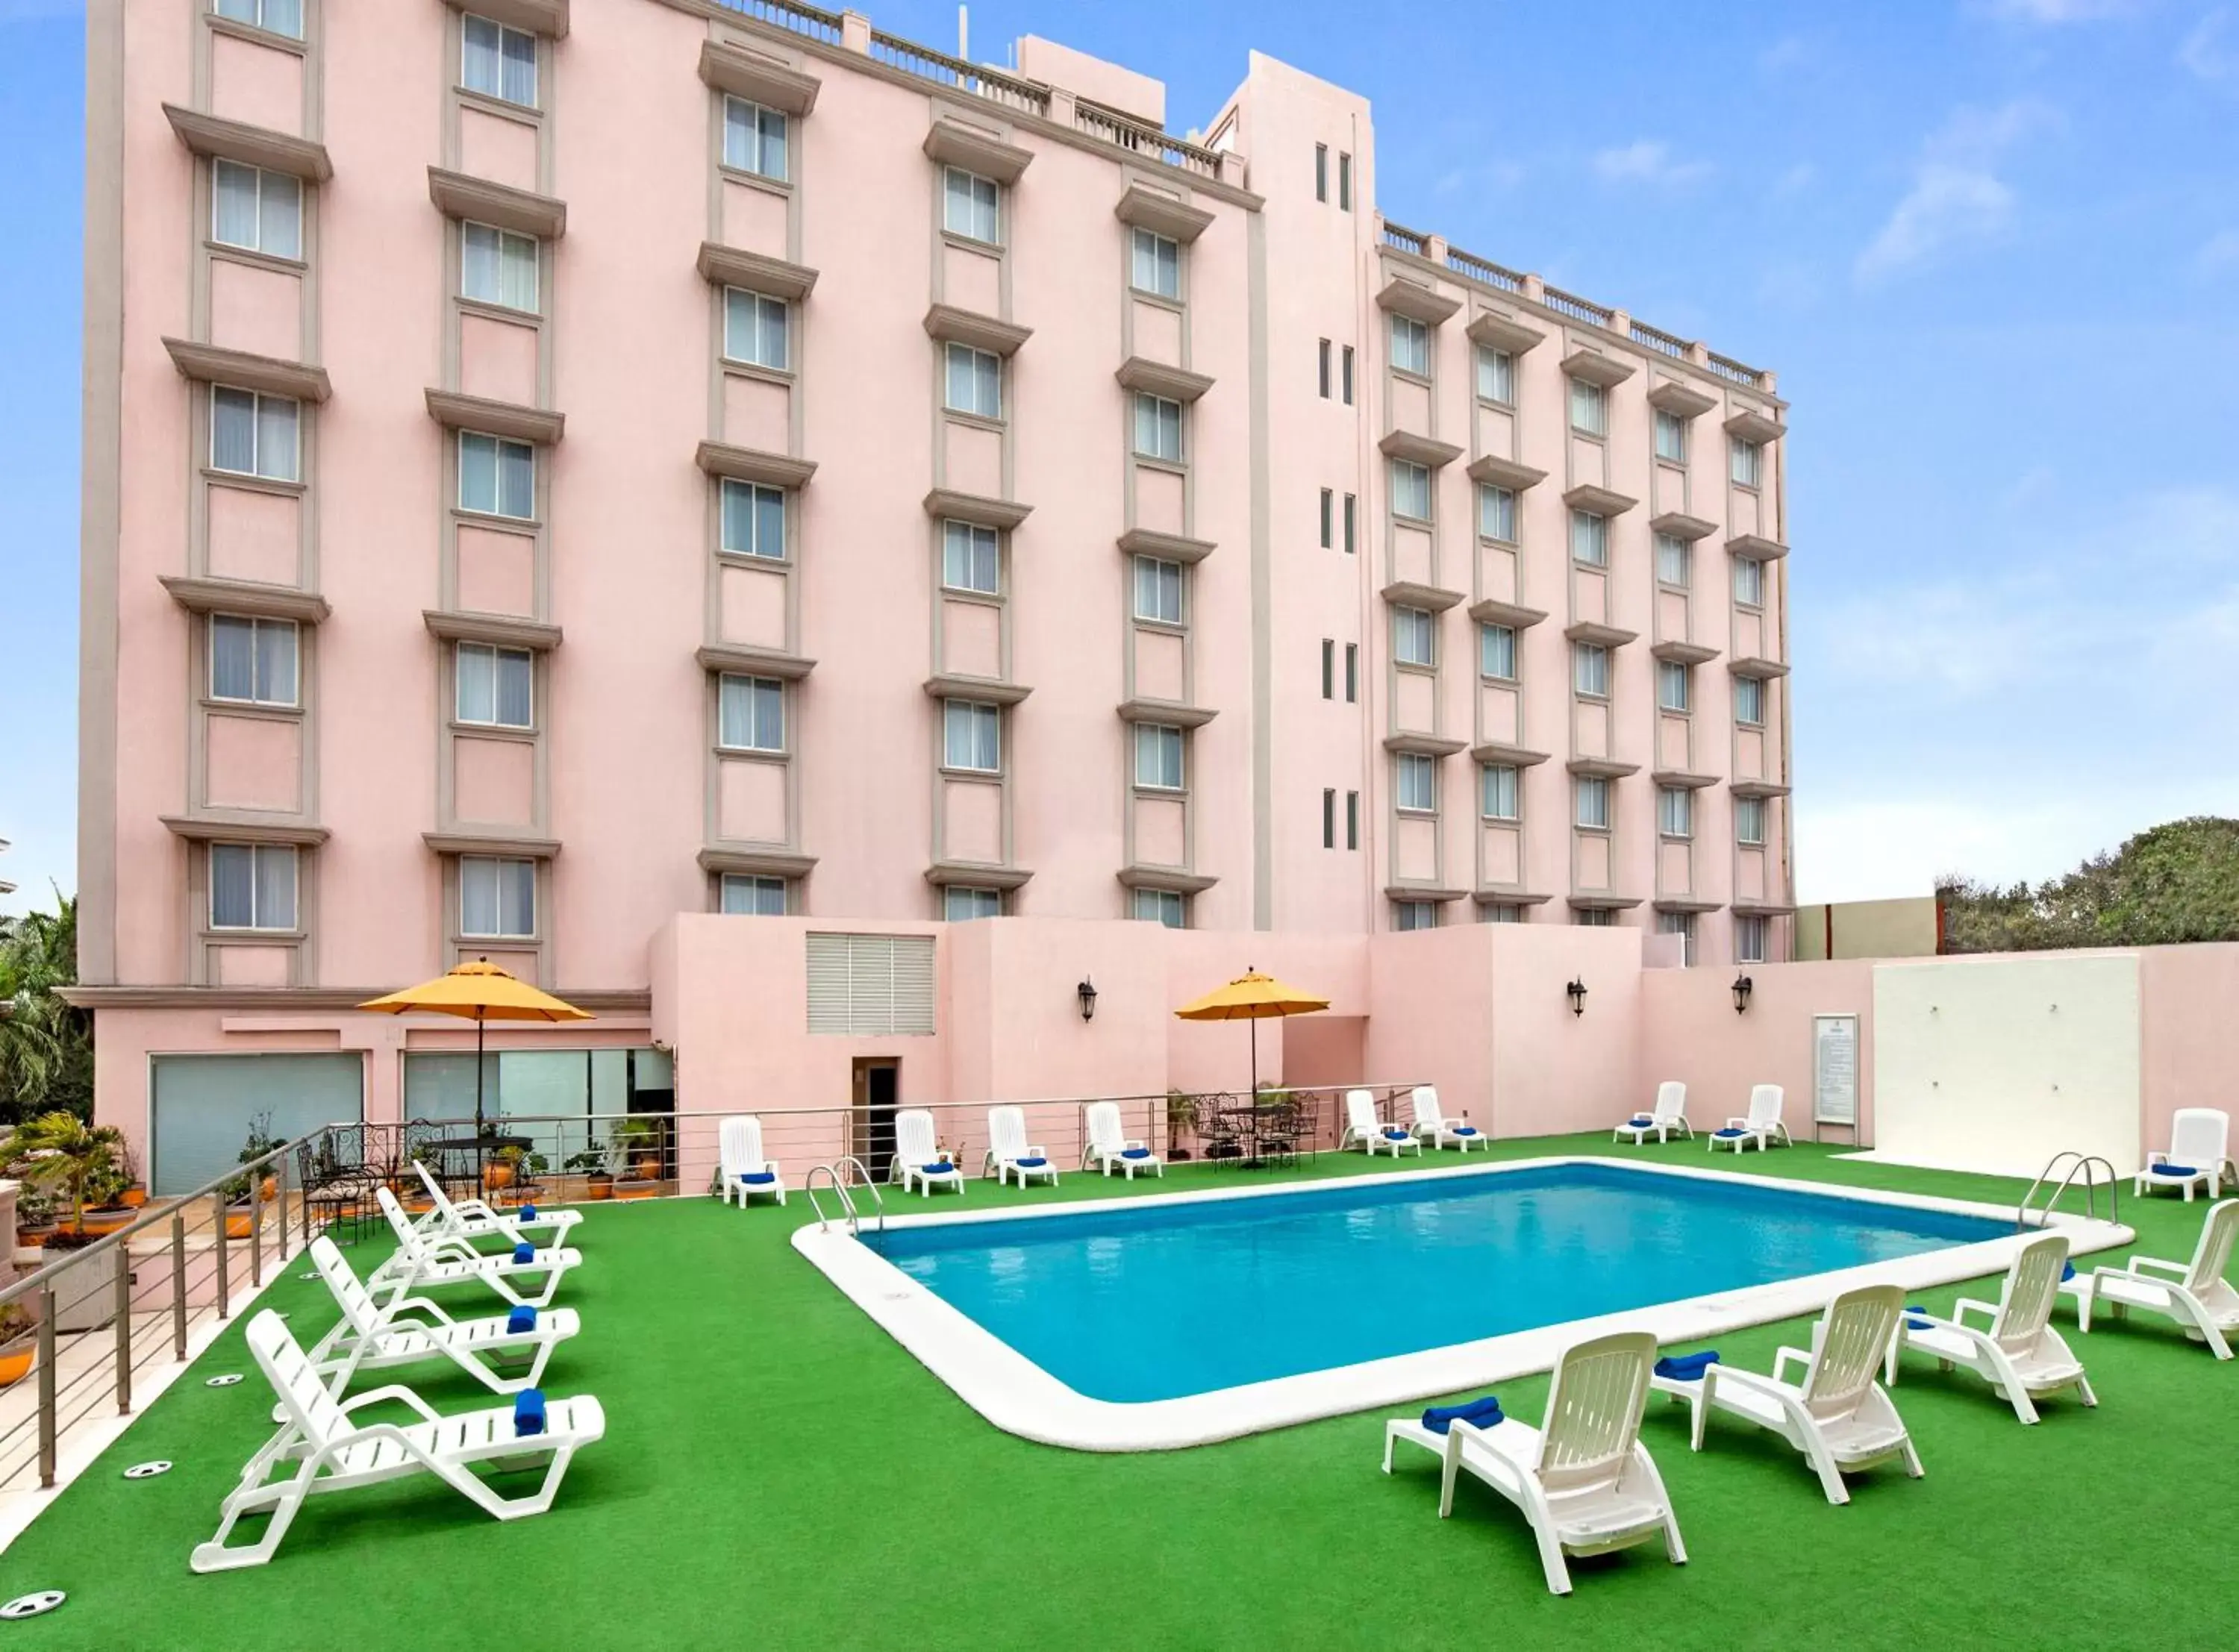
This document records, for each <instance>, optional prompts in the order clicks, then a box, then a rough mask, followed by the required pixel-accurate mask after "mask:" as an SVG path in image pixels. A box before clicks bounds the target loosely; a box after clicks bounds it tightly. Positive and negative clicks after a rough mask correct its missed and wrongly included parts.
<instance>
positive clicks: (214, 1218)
mask: <svg viewBox="0 0 2239 1652" xmlns="http://www.w3.org/2000/svg"><path fill="white" fill-rule="evenodd" d="M210 1218H211V1226H210V1232H211V1234H212V1235H213V1237H214V1240H215V1243H216V1256H217V1317H219V1318H220V1319H223V1318H224V1317H226V1314H227V1312H228V1311H229V1309H230V1307H231V1304H229V1302H228V1301H227V1300H226V1289H225V1284H226V1281H225V1195H224V1194H223V1193H213V1194H211V1195H210Z"/></svg>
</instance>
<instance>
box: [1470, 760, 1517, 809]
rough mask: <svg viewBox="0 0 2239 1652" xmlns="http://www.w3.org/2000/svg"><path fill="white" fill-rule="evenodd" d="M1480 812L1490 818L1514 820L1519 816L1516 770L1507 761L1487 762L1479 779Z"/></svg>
mask: <svg viewBox="0 0 2239 1652" xmlns="http://www.w3.org/2000/svg"><path fill="white" fill-rule="evenodd" d="M1478 790H1479V794H1480V795H1479V801H1478V813H1480V814H1482V815H1483V816H1484V817H1485V819H1488V820H1513V819H1517V818H1518V816H1517V806H1516V770H1515V769H1514V768H1513V767H1512V766H1510V765H1508V764H1506V763H1487V764H1486V765H1485V767H1484V769H1483V771H1482V778H1481V779H1480V780H1479V781H1478Z"/></svg>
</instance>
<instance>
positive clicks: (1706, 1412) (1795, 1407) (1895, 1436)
mask: <svg viewBox="0 0 2239 1652" xmlns="http://www.w3.org/2000/svg"><path fill="white" fill-rule="evenodd" d="M1903 1307H1904V1293H1903V1291H1901V1290H1898V1289H1897V1287H1896V1286H1895V1285H1860V1286H1858V1287H1857V1289H1855V1290H1845V1291H1844V1292H1843V1293H1842V1294H1841V1295H1840V1296H1838V1297H1836V1298H1835V1299H1834V1301H1832V1302H1830V1303H1829V1304H1827V1311H1826V1312H1825V1313H1824V1314H1823V1315H1821V1316H1820V1318H1819V1323H1818V1324H1816V1325H1814V1326H1813V1327H1812V1328H1811V1343H1812V1351H1811V1352H1810V1353H1808V1354H1807V1353H1805V1352H1804V1350H1802V1349H1800V1348H1784V1349H1782V1350H1780V1351H1779V1352H1778V1353H1777V1354H1776V1355H1775V1356H1774V1357H1773V1362H1772V1375H1771V1376H1770V1377H1761V1376H1759V1375H1758V1374H1757V1372H1755V1371H1745V1370H1737V1369H1735V1368H1734V1367H1732V1366H1731V1365H1724V1364H1714V1365H1711V1367H1709V1368H1708V1369H1707V1370H1704V1372H1703V1374H1702V1376H1701V1377H1698V1378H1695V1379H1693V1380H1688V1379H1685V1378H1681V1377H1651V1379H1650V1382H1651V1386H1652V1387H1654V1388H1655V1389H1656V1390H1658V1391H1659V1392H1661V1393H1665V1394H1671V1395H1674V1396H1676V1397H1678V1398H1681V1399H1684V1400H1685V1401H1686V1402H1687V1403H1688V1404H1689V1405H1690V1406H1691V1407H1692V1408H1693V1409H1694V1425H1695V1426H1694V1447H1695V1450H1698V1451H1699V1450H1702V1449H1703V1436H1704V1425H1705V1424H1707V1423H1709V1422H1710V1420H1711V1412H1712V1411H1713V1410H1722V1411H1730V1412H1731V1413H1732V1414H1733V1415H1734V1416H1738V1417H1740V1418H1742V1419H1743V1420H1744V1422H1748V1423H1756V1424H1757V1426H1758V1427H1759V1428H1763V1429H1771V1430H1772V1431H1773V1432H1774V1433H1776V1434H1777V1435H1779V1436H1782V1437H1783V1438H1784V1439H1785V1440H1786V1441H1787V1442H1788V1443H1790V1444H1791V1445H1792V1446H1794V1447H1795V1448H1796V1449H1797V1450H1799V1451H1801V1452H1802V1453H1804V1456H1805V1458H1806V1459H1807V1460H1808V1461H1809V1462H1810V1464H1811V1467H1812V1470H1813V1471H1814V1472H1816V1473H1817V1475H1818V1476H1819V1484H1820V1486H1821V1488H1822V1489H1824V1490H1825V1492H1826V1493H1827V1501H1828V1502H1830V1503H1848V1502H1850V1488H1848V1487H1847V1486H1845V1485H1844V1483H1843V1476H1844V1474H1845V1473H1849V1472H1854V1471H1856V1470H1859V1469H1864V1468H1870V1467H1871V1466H1872V1465H1873V1464H1875V1463H1883V1462H1886V1461H1887V1460H1888V1459H1889V1458H1890V1457H1901V1458H1903V1462H1904V1471H1905V1472H1906V1473H1907V1474H1909V1475H1910V1476H1912V1477H1913V1478H1914V1479H1916V1480H1917V1479H1918V1478H1919V1477H1920V1476H1921V1474H1922V1473H1923V1470H1922V1469H1921V1466H1920V1454H1919V1453H1918V1452H1917V1451H1916V1450H1913V1445H1912V1436H1911V1435H1910V1434H1908V1433H1907V1432H1906V1431H1905V1426H1904V1419H1903V1417H1901V1416H1898V1415H1897V1406H1896V1405H1895V1403H1892V1402H1891V1401H1890V1397H1889V1395H1888V1394H1887V1393H1886V1392H1884V1390H1883V1388H1882V1385H1881V1384H1880V1383H1877V1382H1876V1381H1875V1380H1874V1373H1875V1372H1876V1371H1877V1370H1880V1369H1881V1366H1882V1362H1883V1361H1884V1359H1885V1358H1887V1357H1888V1355H1889V1348H1890V1338H1891V1337H1894V1336H1896V1334H1897V1315H1898V1313H1899V1312H1900V1311H1902V1310H1903ZM1791 1362H1793V1363H1801V1364H1802V1365H1803V1366H1804V1380H1803V1382H1802V1383H1791V1382H1788V1381H1787V1380H1785V1377H1784V1373H1785V1372H1786V1371H1787V1370H1788V1367H1789V1365H1790V1364H1791Z"/></svg>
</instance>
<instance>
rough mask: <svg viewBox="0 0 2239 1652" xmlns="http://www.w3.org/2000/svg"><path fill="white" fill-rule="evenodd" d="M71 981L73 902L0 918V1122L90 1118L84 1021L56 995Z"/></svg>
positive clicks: (88, 1032) (88, 1034)
mask: <svg viewBox="0 0 2239 1652" xmlns="http://www.w3.org/2000/svg"><path fill="white" fill-rule="evenodd" d="M76 979H77V902H76V899H72V898H70V897H66V896H64V895H63V893H62V892H61V891H59V890H57V891H56V892H55V910H54V911H52V912H31V913H29V914H28V915H26V916H24V917H22V918H0V1122H5V1123H9V1124H16V1123H19V1122H21V1121H23V1120H24V1119H29V1118H37V1117H39V1116H40V1115H42V1114H44V1113H50V1112H67V1113H71V1114H75V1115H76V1117H77V1118H82V1119H90V1118H92V1117H93V1028H92V1022H91V1018H90V1017H89V1016H87V1015H86V1013H85V1012H83V1011H82V1010H76V1009H72V1008H71V1007H70V1005H67V1004H65V1003H63V1000H62V998H61V996H60V995H59V993H58V992H56V989H57V988H59V987H64V986H69V985H72V984H73V983H74V982H76Z"/></svg>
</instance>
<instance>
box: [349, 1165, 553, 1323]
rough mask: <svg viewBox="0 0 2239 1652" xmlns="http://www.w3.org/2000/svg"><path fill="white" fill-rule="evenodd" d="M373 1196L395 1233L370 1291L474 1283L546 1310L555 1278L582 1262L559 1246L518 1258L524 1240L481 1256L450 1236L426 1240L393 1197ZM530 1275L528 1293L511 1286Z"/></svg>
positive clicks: (378, 1192) (378, 1191) (377, 1192)
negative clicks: (538, 1281)
mask: <svg viewBox="0 0 2239 1652" xmlns="http://www.w3.org/2000/svg"><path fill="white" fill-rule="evenodd" d="M373 1196H374V1198H375V1199H377V1200H378V1201H379V1202H380V1204H381V1213H382V1215H383V1216H385V1217H388V1218H389V1227H390V1229H391V1230H392V1231H394V1232H395V1235H396V1249H395V1251H394V1252H392V1253H391V1254H390V1256H389V1259H388V1260H387V1261H386V1262H383V1263H382V1264H381V1265H380V1266H379V1267H377V1268H375V1270H374V1271H373V1275H372V1277H371V1278H370V1279H369V1280H368V1282H367V1283H368V1284H370V1285H371V1286H372V1287H373V1288H374V1289H375V1290H383V1289H395V1288H396V1287H398V1286H402V1288H403V1289H405V1290H412V1289H414V1288H415V1287H418V1286H422V1285H455V1284H468V1283H469V1282H477V1283H480V1284H486V1285H488V1287H489V1288H490V1289H491V1290H495V1291H496V1292H497V1294H498V1295H499V1296H501V1297H504V1298H505V1299H506V1301H508V1302H509V1303H511V1304H513V1305H514V1306H515V1307H517V1308H518V1307H522V1306H527V1307H531V1308H546V1307H549V1306H550V1305H551V1303H552V1297H553V1293H554V1292H555V1291H556V1290H559V1289H560V1281H561V1277H563V1276H564V1275H565V1274H566V1273H567V1271H568V1269H570V1268H572V1267H574V1266H575V1264H577V1263H579V1262H581V1260H582V1259H583V1253H582V1252H581V1251H576V1250H574V1249H571V1248H569V1247H568V1246H565V1245H549V1246H547V1247H546V1248H545V1249H543V1250H541V1251H536V1250H532V1251H530V1254H529V1255H528V1257H525V1258H524V1257H522V1256H521V1245H526V1244H528V1241H527V1240H526V1239H524V1240H522V1241H521V1245H516V1246H515V1248H514V1249H513V1250H512V1251H488V1252H484V1251H477V1250H475V1247H474V1245H473V1244H471V1243H469V1242H468V1241H467V1240H465V1239H462V1238H460V1237H457V1236H456V1235H455V1234H454V1235H446V1236H443V1237H429V1235H427V1234H425V1233H422V1231H420V1230H419V1229H418V1228H416V1227H415V1226H414V1225H413V1224H412V1218H411V1217H409V1216H407V1215H405V1214H404V1207H403V1206H402V1205H401V1204H398V1203H397V1202H396V1195H395V1194H394V1193H392V1192H390V1191H389V1190H388V1189H387V1188H385V1187H377V1188H375V1189H374V1191H373ZM530 1277H541V1278H542V1279H543V1282H544V1283H543V1284H542V1286H541V1288H540V1289H538V1290H537V1291H536V1292H535V1294H534V1295H530V1294H528V1293H526V1292H524V1291H523V1290H522V1289H521V1287H520V1286H519V1285H518V1284H515V1280H519V1279H525V1278H530Z"/></svg>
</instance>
